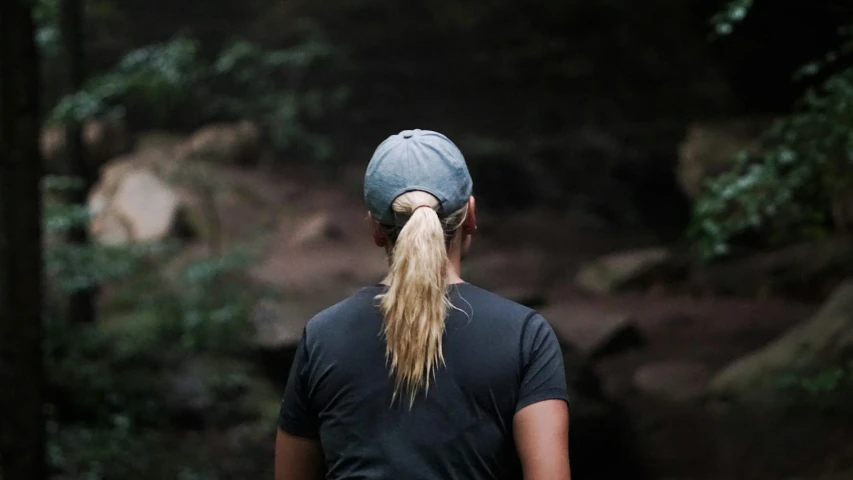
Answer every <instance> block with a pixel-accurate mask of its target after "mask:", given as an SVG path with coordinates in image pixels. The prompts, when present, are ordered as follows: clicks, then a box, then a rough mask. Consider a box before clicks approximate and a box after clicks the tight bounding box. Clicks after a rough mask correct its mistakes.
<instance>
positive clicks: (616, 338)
mask: <svg viewBox="0 0 853 480" xmlns="http://www.w3.org/2000/svg"><path fill="white" fill-rule="evenodd" d="M542 315H543V316H544V317H545V318H546V319H547V320H548V322H549V323H551V325H553V326H554V331H555V332H556V333H557V335H558V336H559V337H560V338H561V339H563V340H564V341H567V342H569V343H571V344H572V345H574V346H576V347H577V348H578V349H579V350H580V352H581V353H583V354H584V355H587V356H588V357H590V358H601V357H604V356H607V355H613V354H617V353H621V352H624V351H625V350H628V349H631V348H636V347H639V346H642V345H643V343H644V339H643V335H642V333H641V332H640V330H639V329H638V328H637V326H636V325H635V324H634V322H633V321H632V320H631V316H630V314H628V313H626V312H621V311H616V310H611V309H605V308H602V307H598V306H595V305H590V304H585V303H583V302H569V303H562V304H557V305H554V306H552V307H548V308H546V309H544V310H543V312H542Z"/></svg>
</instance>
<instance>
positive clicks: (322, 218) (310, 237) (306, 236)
mask: <svg viewBox="0 0 853 480" xmlns="http://www.w3.org/2000/svg"><path fill="white" fill-rule="evenodd" d="M343 236H344V232H343V230H342V229H341V228H340V226H338V225H336V224H335V223H334V222H333V221H332V219H331V216H330V215H329V213H328V212H321V213H317V214H314V215H312V216H310V217H309V218H308V219H306V220H305V221H303V222H302V223H301V224H300V225H299V226H297V227H296V231H295V232H294V233H293V235H292V236H291V237H290V245H291V246H294V247H302V246H306V245H309V244H317V243H320V242H324V241H336V240H340V239H341V238H343Z"/></svg>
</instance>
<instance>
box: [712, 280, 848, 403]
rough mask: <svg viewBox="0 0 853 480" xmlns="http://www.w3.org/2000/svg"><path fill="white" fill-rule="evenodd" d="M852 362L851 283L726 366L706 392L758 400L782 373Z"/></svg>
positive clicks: (772, 387) (774, 385)
mask: <svg viewBox="0 0 853 480" xmlns="http://www.w3.org/2000/svg"><path fill="white" fill-rule="evenodd" d="M851 358H853V279H851V280H848V281H846V282H845V283H843V284H842V285H841V286H839V287H838V288H837V289H836V290H835V292H834V293H833V294H832V296H831V297H830V298H829V300H828V301H827V302H826V303H825V304H824V306H823V307H822V308H821V309H820V310H819V311H818V312H817V313H816V314H815V315H814V316H813V317H812V318H811V319H809V320H807V321H806V322H805V323H803V324H802V325H800V326H798V327H795V328H794V329H792V330H790V331H789V332H788V333H786V334H785V335H783V336H782V337H781V338H779V339H777V340H776V341H774V342H772V343H771V344H769V345H767V346H766V347H764V348H761V349H759V350H758V351H756V352H754V353H752V354H750V355H747V356H746V357H744V358H741V359H738V360H736V361H735V362H733V363H732V364H730V365H729V366H727V367H725V368H724V369H723V370H722V371H720V372H719V373H718V374H717V375H716V376H715V377H714V379H713V380H712V382H711V391H712V392H713V393H714V394H717V395H722V396H725V397H729V398H735V399H750V398H763V394H765V393H767V392H774V390H775V388H776V387H778V385H779V381H780V379H781V377H782V376H783V375H786V374H797V373H801V372H814V371H818V370H820V369H822V368H829V367H831V366H839V365H844V364H846V362H848V361H849V360H850V359H851ZM770 396H771V397H772V396H774V395H772V394H771V395H770Z"/></svg>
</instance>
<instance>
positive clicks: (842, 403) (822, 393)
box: [776, 361, 853, 414]
mask: <svg viewBox="0 0 853 480" xmlns="http://www.w3.org/2000/svg"><path fill="white" fill-rule="evenodd" d="M776 385H777V387H778V389H779V391H780V393H781V394H782V395H784V397H785V398H786V400H787V403H789V404H790V405H793V406H804V407H808V408H820V409H824V410H834V411H842V412H843V413H846V414H852V413H853V410H851V409H850V406H851V402H850V400H851V398H853V361H848V362H847V363H846V364H843V365H837V366H832V367H826V368H823V369H818V370H812V371H804V372H792V373H788V374H785V375H782V376H780V377H779V378H778V379H777V383H776Z"/></svg>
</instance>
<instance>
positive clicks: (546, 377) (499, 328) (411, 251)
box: [275, 130, 570, 480]
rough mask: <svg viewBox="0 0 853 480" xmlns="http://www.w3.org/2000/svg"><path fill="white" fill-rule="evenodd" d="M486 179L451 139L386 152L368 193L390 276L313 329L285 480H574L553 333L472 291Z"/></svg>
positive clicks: (299, 382)
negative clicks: (467, 270) (478, 205)
mask: <svg viewBox="0 0 853 480" xmlns="http://www.w3.org/2000/svg"><path fill="white" fill-rule="evenodd" d="M471 192H472V181H471V176H470V174H469V173H468V168H467V166H466V164H465V160H464V158H463V156H462V153H461V152H460V151H459V149H458V148H456V146H455V145H454V144H453V143H452V142H451V141H450V140H449V139H448V138H447V137H445V136H444V135H441V134H439V133H436V132H431V131H425V130H406V131H403V132H401V133H400V134H398V135H393V136H391V137H389V138H388V139H387V140H385V141H384V142H383V143H382V144H381V145H379V147H378V148H377V149H376V152H375V153H374V155H373V158H372V159H371V161H370V164H369V165H368V167H367V172H366V174H365V179H364V196H365V200H366V203H367V206H368V208H369V212H370V213H369V214H370V218H371V222H372V223H373V237H374V240H375V243H376V245H377V246H379V247H382V248H385V249H386V251H387V252H388V254H389V257H390V271H389V272H388V276H387V277H386V278H385V279H384V281H383V282H382V283H381V284H379V285H375V286H371V287H367V288H364V289H362V290H360V291H359V292H357V293H355V294H354V295H353V296H351V297H349V298H347V299H346V300H344V301H342V302H341V303H339V304H337V305H335V306H333V307H331V308H329V309H327V310H325V311H323V312H321V313H319V314H318V315H317V316H315V317H314V318H313V319H311V321H309V322H308V325H307V326H306V327H305V330H304V332H303V335H302V340H301V342H300V345H299V349H298V352H297V355H296V358H295V360H294V364H293V367H292V370H291V373H290V376H289V378H288V381H287V386H286V389H285V393H284V398H283V400H282V405H281V414H280V418H279V429H278V435H277V440H276V459H275V471H276V480H309V479H323V478H326V479H377V480H379V479H381V480H386V479H387V480H414V479H465V480H477V479H495V478H497V479H520V478H524V479H525V480H568V479H569V478H570V473H569V454H568V423H569V420H568V397H567V392H566V381H565V374H564V371H563V363H562V355H561V351H560V347H559V344H558V342H557V339H556V337H555V335H554V332H553V330H552V329H551V328H550V326H549V325H548V323H547V322H546V321H545V319H544V318H542V316H541V315H539V314H537V313H536V312H535V311H533V310H531V309H529V308H526V307H524V306H521V305H519V304H516V303H514V302H511V301H509V300H506V299H504V298H501V297H499V296H497V295H494V294H492V293H489V292H487V291H485V290H482V289H480V288H478V287H475V286H474V285H471V284H468V283H465V282H464V281H463V280H462V279H461V278H460V276H459V269H460V263H461V261H462V257H463V256H464V255H465V253H466V252H467V250H468V248H469V247H470V244H471V236H472V234H473V233H474V232H475V231H476V229H477V225H476V215H475V204H474V198H473V197H472V196H471Z"/></svg>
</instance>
